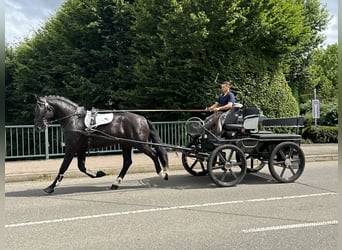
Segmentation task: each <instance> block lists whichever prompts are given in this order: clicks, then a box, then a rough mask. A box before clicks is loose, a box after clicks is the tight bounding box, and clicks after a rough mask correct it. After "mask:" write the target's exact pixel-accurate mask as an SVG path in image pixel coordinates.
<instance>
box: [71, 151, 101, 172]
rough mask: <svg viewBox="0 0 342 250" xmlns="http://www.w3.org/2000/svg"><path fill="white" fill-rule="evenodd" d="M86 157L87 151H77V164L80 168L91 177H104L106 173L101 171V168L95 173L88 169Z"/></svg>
mask: <svg viewBox="0 0 342 250" xmlns="http://www.w3.org/2000/svg"><path fill="white" fill-rule="evenodd" d="M85 159H86V151H85V150H81V151H79V152H78V153H77V166H78V169H79V170H80V171H81V172H82V173H85V174H86V175H88V176H89V177H91V178H98V177H103V176H105V175H106V173H105V172H103V171H101V170H99V171H97V172H96V173H94V172H93V171H91V170H89V169H87V168H86V167H85Z"/></svg>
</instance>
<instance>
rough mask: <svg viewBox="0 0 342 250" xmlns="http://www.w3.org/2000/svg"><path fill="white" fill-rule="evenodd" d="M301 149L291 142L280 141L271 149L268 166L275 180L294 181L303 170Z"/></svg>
mask: <svg viewBox="0 0 342 250" xmlns="http://www.w3.org/2000/svg"><path fill="white" fill-rule="evenodd" d="M304 166H305V158H304V152H303V150H302V149H301V148H300V147H299V146H298V144H296V143H293V142H282V143H280V144H278V145H277V146H276V147H275V148H274V149H273V151H272V153H271V155H270V159H269V162H268V168H269V170H270V172H271V174H272V176H273V177H274V179H276V180H277V181H280V182H285V183H287V182H294V181H295V180H297V179H298V178H299V177H300V176H301V174H302V173H303V171H304Z"/></svg>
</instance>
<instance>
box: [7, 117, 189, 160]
mask: <svg viewBox="0 0 342 250" xmlns="http://www.w3.org/2000/svg"><path fill="white" fill-rule="evenodd" d="M153 124H154V126H155V127H156V129H157V130H158V131H159V135H160V137H161V139H162V141H163V143H165V144H171V145H178V146H184V145H186V144H187V142H188V137H187V135H186V131H185V121H175V122H153ZM5 138H6V156H5V160H11V159H41V158H45V159H49V158H51V157H60V156H63V155H64V135H63V132H62V130H61V127H60V126H59V125H51V126H49V127H48V128H47V129H46V130H45V132H43V133H38V132H36V131H35V129H34V126H33V125H14V126H5ZM115 152H121V148H120V146H119V145H114V146H110V147H105V148H99V149H92V150H90V151H89V153H90V154H106V153H115Z"/></svg>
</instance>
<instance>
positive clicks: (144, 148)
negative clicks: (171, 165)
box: [139, 145, 169, 180]
mask: <svg viewBox="0 0 342 250" xmlns="http://www.w3.org/2000/svg"><path fill="white" fill-rule="evenodd" d="M139 150H140V151H142V152H143V153H144V154H146V155H147V156H148V157H150V158H151V159H152V160H153V163H154V166H155V168H156V172H157V174H158V175H159V176H160V177H162V178H163V179H164V180H168V179H169V175H168V174H167V173H166V172H164V171H163V170H162V168H161V166H160V163H159V159H158V154H157V152H156V151H155V150H154V149H152V148H151V147H149V146H147V145H142V146H141V147H139Z"/></svg>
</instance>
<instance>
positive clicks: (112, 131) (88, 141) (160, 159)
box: [34, 96, 168, 193]
mask: <svg viewBox="0 0 342 250" xmlns="http://www.w3.org/2000/svg"><path fill="white" fill-rule="evenodd" d="M86 113H87V111H86V110H85V109H84V107H80V106H78V105H77V104H76V103H74V102H72V101H70V100H68V99H66V98H64V97H60V96H44V97H37V104H36V108H35V117H34V125H35V128H36V130H38V131H43V130H44V129H45V127H46V126H47V125H48V123H53V122H58V123H60V125H61V127H62V130H63V133H64V140H65V155H64V160H63V163H62V165H61V167H60V169H59V172H58V175H57V177H56V179H55V180H54V181H53V182H52V184H51V185H50V186H48V187H47V188H45V189H44V191H45V192H46V193H52V192H54V188H55V187H56V186H57V185H58V184H59V183H60V182H61V181H62V179H63V175H64V173H65V172H66V170H67V169H68V167H69V165H70V163H71V161H72V159H73V157H74V156H75V155H77V159H78V168H79V170H80V171H81V172H83V173H85V174H86V175H88V176H90V177H92V178H97V177H102V176H105V175H106V174H105V173H104V172H103V171H98V172H97V173H93V172H92V171H91V170H89V169H87V168H86V167H85V158H86V151H87V150H88V149H89V148H101V147H106V146H110V145H114V144H120V145H121V148H122V154H123V166H122V169H121V171H120V173H119V176H118V177H117V180H116V182H115V183H113V184H112V186H111V189H117V188H118V184H120V183H121V182H122V180H123V178H124V177H125V175H126V173H127V170H128V168H129V167H130V166H131V164H132V147H135V148H137V149H138V150H140V151H141V152H143V153H145V154H146V155H147V156H149V157H150V158H151V159H152V160H153V162H154V165H155V168H156V172H157V174H159V175H160V176H161V177H162V178H164V179H165V180H167V179H168V174H167V170H168V156H167V152H166V150H165V148H163V147H159V146H158V144H160V143H162V142H161V139H160V137H159V135H158V131H157V130H156V129H155V128H154V126H153V125H152V123H151V122H150V121H149V120H147V119H146V118H145V117H143V116H141V115H137V114H134V113H130V112H113V119H112V120H111V121H110V123H107V124H105V125H100V126H98V127H96V128H90V129H89V128H87V127H86V124H85V116H86ZM149 141H152V143H154V144H157V145H156V146H155V147H154V148H155V149H154V148H152V147H151V146H150V145H149V143H148V142H149ZM161 165H162V166H163V169H162V168H161Z"/></svg>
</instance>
